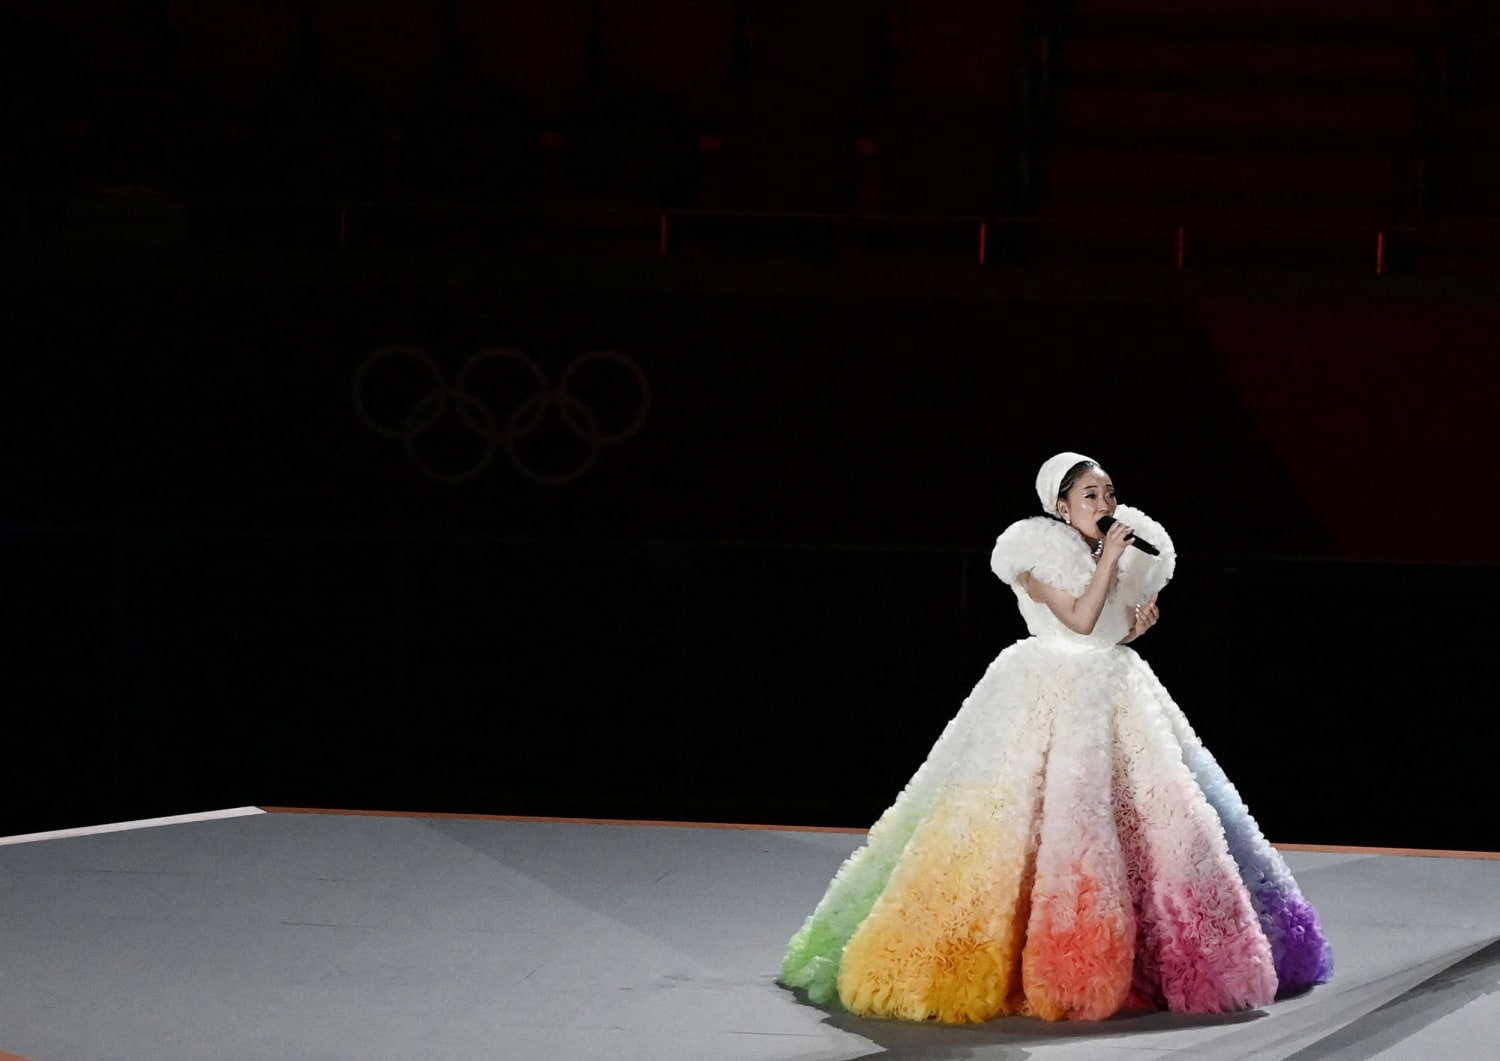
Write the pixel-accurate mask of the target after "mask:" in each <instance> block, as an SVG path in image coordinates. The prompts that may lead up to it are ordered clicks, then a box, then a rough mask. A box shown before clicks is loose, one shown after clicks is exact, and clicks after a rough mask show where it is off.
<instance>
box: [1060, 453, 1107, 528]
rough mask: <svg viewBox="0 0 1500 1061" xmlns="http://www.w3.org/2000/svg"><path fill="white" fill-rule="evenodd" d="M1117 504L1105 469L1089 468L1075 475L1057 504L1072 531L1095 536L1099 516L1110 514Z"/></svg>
mask: <svg viewBox="0 0 1500 1061" xmlns="http://www.w3.org/2000/svg"><path fill="white" fill-rule="evenodd" d="M1116 504H1117V502H1116V501H1115V484H1114V482H1113V481H1112V480H1111V479H1110V477H1109V476H1108V475H1105V474H1104V472H1102V471H1100V470H1098V469H1096V468H1090V469H1089V470H1088V471H1086V472H1084V473H1083V474H1082V475H1080V476H1079V477H1078V481H1077V482H1076V483H1074V484H1073V488H1072V489H1071V490H1069V491H1068V496H1067V497H1066V498H1064V499H1063V501H1062V504H1061V505H1060V506H1059V507H1060V508H1061V509H1062V515H1063V517H1064V518H1065V519H1067V520H1068V521H1069V522H1070V523H1072V524H1073V529H1074V530H1076V531H1078V532H1079V533H1080V534H1085V535H1087V536H1088V537H1090V538H1098V537H1100V536H1101V535H1100V532H1099V517H1100V516H1113V515H1114V514H1115V505H1116Z"/></svg>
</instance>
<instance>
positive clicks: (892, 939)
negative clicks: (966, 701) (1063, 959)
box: [838, 789, 1034, 1024]
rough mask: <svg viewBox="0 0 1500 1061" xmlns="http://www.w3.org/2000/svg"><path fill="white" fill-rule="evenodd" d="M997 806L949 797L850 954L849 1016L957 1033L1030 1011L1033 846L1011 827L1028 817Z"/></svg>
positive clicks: (842, 991) (967, 794)
mask: <svg viewBox="0 0 1500 1061" xmlns="http://www.w3.org/2000/svg"><path fill="white" fill-rule="evenodd" d="M994 801H995V793H994V792H992V791H990V792H986V791H981V790H973V789H971V790H968V791H956V792H949V793H948V794H946V795H945V796H944V798H943V800H942V802H941V803H940V804H939V805H938V806H937V807H935V808H934V812H933V815H932V818H931V819H930V820H929V821H928V822H927V823H926V824H925V825H924V827H923V828H922V829H921V830H919V831H918V833H917V835H916V836H915V837H914V838H913V839H912V842H911V846H910V847H909V848H908V849H907V851H906V853H905V854H904V856H903V857H902V859H901V862H900V864H899V865H898V866H897V868H896V870H895V872H894V873H893V874H892V876H891V879H890V883H889V885H888V886H887V888H886V890H885V891H884V892H883V893H882V894H881V896H880V898H879V899H878V900H876V902H875V905H874V907H873V908H872V909H871V910H870V914H869V916H868V917H867V918H866V919H865V921H864V922H863V923H862V924H861V925H860V927H859V929H858V930H857V931H856V932H855V933H854V936H853V937H852V938H851V939H850V940H849V944H848V946H847V947H846V948H845V950H844V955H843V961H842V963H841V964H840V967H839V976H838V989H839V998H840V1000H841V1001H842V1002H843V1004H844V1006H845V1007H847V1008H848V1009H849V1010H850V1011H851V1012H853V1013H858V1014H861V1015H864V1016H875V1017H899V1018H902V1019H905V1020H928V1019H936V1020H939V1021H944V1022H946V1023H953V1024H959V1023H966V1022H977V1021H986V1020H991V1019H992V1018H994V1017H998V1016H1001V1015H1002V1014H1006V1013H1014V1012H1018V1011H1019V1010H1020V1009H1021V1008H1022V1006H1023V1005H1024V1002H1023V999H1022V997H1021V948H1022V945H1023V943H1024V941H1025V934H1026V920H1027V915H1028V911H1027V909H1026V899H1025V897H1026V896H1027V894H1028V893H1029V892H1030V885H1031V882H1030V880H1029V879H1027V878H1029V876H1030V868H1029V867H1030V866H1031V865H1032V863H1033V850H1032V849H1033V846H1034V842H1033V839H1032V836H1031V835H1030V830H1029V829H1027V830H1024V831H1021V830H1017V829H1015V828H1014V827H1009V828H1008V827H1007V824H1006V823H1007V822H1008V821H1013V820H1016V819H1019V820H1020V821H1028V820H1029V819H1030V815H1029V814H1028V813H1024V812H1023V813H1022V814H1019V815H1016V814H1006V813H1004V811H1005V810H1006V809H1007V808H1005V807H1003V806H999V807H997V806H996V804H995V802H994ZM1009 809H1012V810H1015V809H1019V808H1009ZM997 812H998V813H997Z"/></svg>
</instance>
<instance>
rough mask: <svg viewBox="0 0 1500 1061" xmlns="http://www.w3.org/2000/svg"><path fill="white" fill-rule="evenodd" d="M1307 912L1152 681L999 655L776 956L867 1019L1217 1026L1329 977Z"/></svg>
mask: <svg viewBox="0 0 1500 1061" xmlns="http://www.w3.org/2000/svg"><path fill="white" fill-rule="evenodd" d="M1330 972H1331V960H1330V958H1329V950H1328V944H1327V941H1326V939H1325V938H1324V937H1323V934H1322V931H1321V929H1320V927H1319V925H1318V922H1317V916H1316V913H1315V912H1314V911H1313V909H1312V907H1311V906H1310V905H1309V904H1308V903H1307V902H1306V900H1305V899H1304V898H1303V897H1302V895H1301V893H1300V892H1299V891H1298V890H1297V887H1296V884H1295V882H1294V881H1293V879H1292V876H1291V874H1290V872H1289V871H1288V870H1287V868H1286V865H1285V863H1284V861H1283V860H1282V859H1281V857H1280V855H1279V854H1278V853H1277V852H1276V850H1275V849H1274V848H1272V847H1271V846H1270V845H1269V844H1268V843H1266V841H1265V839H1264V837H1262V836H1261V834H1260V831H1259V829H1258V828H1257V827H1256V826H1255V823H1254V821H1253V819H1252V818H1251V817H1250V815H1249V813H1248V811H1247V810H1246V809H1245V807H1244V803H1243V802H1242V801H1241V800H1240V799H1239V796H1238V794H1237V793H1236V792H1235V790H1234V788H1233V786H1232V785H1231V784H1230V783H1229V781H1228V779H1227V778H1226V777H1224V775H1223V772H1222V770H1220V769H1219V768H1218V766H1217V764H1216V763H1215V762H1214V761H1213V759H1212V757H1211V756H1209V754H1208V752H1207V751H1206V750H1205V749H1204V748H1203V746H1202V744H1201V742H1200V741H1199V740H1198V738H1197V736H1196V735H1195V734H1194V733H1193V731H1192V729H1191V727H1189V726H1188V724H1187V721H1186V719H1185V718H1184V717H1183V714H1182V712H1181V710H1180V709H1178V707H1177V705H1176V704H1174V703H1173V702H1172V700H1171V698H1170V697H1169V696H1168V695H1167V693H1166V690H1165V689H1164V688H1163V687H1162V685H1161V683H1160V682H1159V681H1158V680H1157V679H1156V676H1155V674H1153V673H1152V671H1151V669H1150V667H1149V666H1148V665H1147V664H1146V663H1145V661H1143V660H1142V659H1141V658H1140V657H1139V656H1138V655H1137V654H1136V653H1135V652H1134V651H1132V650H1131V649H1129V648H1127V647H1115V648H1107V649H1100V650H1078V649H1077V648H1075V647H1074V646H1072V645H1070V644H1064V643H1060V642H1057V641H1055V640H1052V639H1045V638H1029V639H1027V640H1025V641H1022V642H1019V643H1018V644H1016V645H1013V646H1011V647H1010V648H1008V649H1006V650H1005V651H1004V652H1002V653H1001V654H1000V656H999V657H998V658H997V659H996V660H995V661H994V663H992V664H991V666H990V668H989V669H988V671H987V672H986V674H985V675H984V677H983V678H982V679H981V680H980V682H979V684H978V685H977V686H976V687H975V689H974V692H973V693H972V694H971V695H970V697H969V698H968V699H967V700H966V701H965V702H964V704H963V706H962V707H961V708H960V710H959V712H958V714H957V715H955V716H954V718H953V720H952V721H951V722H950V723H949V724H948V727H947V728H946V729H945V731H944V732H943V734H942V736H941V737H940V738H939V740H938V742H937V744H936V745H935V746H934V747H933V750H932V753H931V754H930V755H929V756H928V758H927V760H926V762H924V763H923V765H922V767H921V768H920V769H919V770H918V771H917V773H916V775H914V776H913V778H912V780H911V781H910V782H909V783H908V785H907V787H906V788H905V789H904V790H903V791H902V793H901V794H900V796H899V797H898V798H897V799H896V801H895V803H894V804H893V805H892V806H891V808H890V809H889V810H888V811H887V812H886V813H885V814H884V815H883V816H882V817H881V819H880V821H879V822H878V823H877V824H876V825H875V827H874V828H873V829H872V830H871V832H870V834H869V837H868V842H867V843H866V844H865V845H864V846H863V847H861V848H860V849H859V850H858V851H856V852H855V853H854V854H853V855H852V856H851V857H850V858H849V859H848V861H847V862H846V863H845V864H844V866H843V867H842V868H841V869H840V870H839V872H838V874H837V875H836V876H835V878H834V880H833V882H832V884H831V885H830V887H829V889H828V891H827V893H826V894H825V896H824V898H823V900H822V902H820V903H819V904H818V905H817V907H816V908H815V909H814V911H813V913H812V915H811V916H810V917H809V918H808V919H807V922H806V924H805V925H804V926H803V928H802V929H801V931H799V932H798V933H797V934H796V936H795V937H794V938H793V939H792V942H791V944H790V946H789V948H788V950H787V955H786V960H785V963H784V965H783V968H782V973H781V982H782V983H783V984H786V985H787V986H791V987H798V988H804V989H806V991H807V992H808V995H809V997H810V998H811V999H812V1000H814V1001H816V1002H819V1003H823V1004H831V1003H833V1002H834V1000H835V999H837V1000H838V1001H839V1002H840V1003H841V1004H842V1005H843V1006H844V1007H846V1008H847V1009H849V1010H850V1011H852V1012H854V1013H858V1014H863V1015H868V1016H883V1017H898V1018H904V1019H908V1020H925V1019H936V1020H940V1021H946V1022H969V1021H984V1020H989V1019H991V1018H994V1017H998V1016H1002V1015H1005V1014H1011V1013H1029V1014H1034V1015H1037V1016H1040V1017H1044V1018H1047V1019H1053V1020H1056V1019H1083V1020H1097V1019H1102V1018H1105V1017H1108V1016H1110V1015H1111V1014H1113V1013H1115V1012H1118V1011H1119V1010H1121V1009H1122V1008H1127V1007H1159V1008H1167V1009H1171V1010H1174V1011H1178V1012H1189V1013H1222V1012H1231V1011H1235V1010H1241V1009H1246V1008H1252V1007H1256V1006H1262V1005H1265V1004H1268V1003H1269V1002H1271V1001H1272V999H1273V998H1274V997H1275V996H1276V994H1277V993H1278V991H1287V990H1290V989H1298V988H1302V987H1306V986H1307V985H1309V984H1311V983H1317V982H1321V981H1322V980H1326V979H1327V977H1328V975H1329V974H1330Z"/></svg>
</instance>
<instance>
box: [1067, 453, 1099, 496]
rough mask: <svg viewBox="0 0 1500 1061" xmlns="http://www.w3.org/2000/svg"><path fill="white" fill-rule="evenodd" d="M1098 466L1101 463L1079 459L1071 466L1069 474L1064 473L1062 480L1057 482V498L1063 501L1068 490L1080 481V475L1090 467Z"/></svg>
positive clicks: (1095, 467)
mask: <svg viewBox="0 0 1500 1061" xmlns="http://www.w3.org/2000/svg"><path fill="white" fill-rule="evenodd" d="M1098 467H1099V465H1098V464H1096V463H1095V462H1093V461H1079V462H1078V463H1077V464H1075V465H1073V467H1071V468H1069V469H1068V474H1066V475H1064V476H1063V477H1062V482H1060V483H1058V484H1057V500H1059V501H1061V500H1062V499H1063V498H1065V497H1067V496H1068V491H1069V490H1071V489H1073V484H1074V483H1076V482H1078V477H1079V476H1080V475H1082V474H1083V473H1084V472H1086V471H1088V470H1089V469H1090V468H1094V469H1097V468H1098Z"/></svg>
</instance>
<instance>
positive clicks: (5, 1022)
mask: <svg viewBox="0 0 1500 1061" xmlns="http://www.w3.org/2000/svg"><path fill="white" fill-rule="evenodd" d="M859 842H860V837H859V836H858V835H857V834H851V833H837V832H803V831H792V830H771V829H732V828H705V827H674V826H663V825H635V824H587V823H577V822H532V821H505V820H492V819H470V818H419V817H397V816H351V815H339V814H293V813H262V812H260V811H259V810H257V809H255V808H243V809H240V810H235V811H226V812H223V813H222V814H221V815H219V816H214V817H210V818H209V819H208V820H194V821H165V822H158V823H154V824H151V825H149V826H145V827H133V828H126V829H116V830H114V831H103V832H97V833H91V834H86V835H60V836H59V835H53V836H47V837H35V838H10V839H9V840H6V841H0V1057H3V1056H4V1052H5V1051H9V1052H10V1053H12V1054H14V1055H17V1056H19V1057H22V1058H26V1059H29V1061H209V1059H214V1061H272V1059H274V1061H320V1059H328V1061H333V1059H340V1061H342V1059H350V1061H354V1059H358V1061H375V1059H385V1058H390V1059H401V1061H412V1059H423V1061H435V1059H465V1061H467V1059H516V1061H580V1059H593V1058H600V1059H611V1061H612V1059H641V1061H678V1059H681V1061H793V1059H796V1061H804V1059H805V1061H812V1059H820V1061H849V1059H854V1058H877V1057H879V1058H907V1059H917V1058H920V1059H924V1061H925V1059H933V1061H946V1059H953V1061H958V1059H1002V1058H1003V1059H1006V1061H1013V1059H1022V1058H1045V1059H1051V1058H1059V1059H1062V1058H1067V1059H1073V1058H1108V1059H1121V1061H1133V1059H1146V1058H1166V1057H1172V1058H1215V1059H1217V1058H1252V1057H1253V1058H1298V1059H1325V1058H1327V1059H1332V1058H1337V1059H1353V1058H1423V1059H1428V1058H1433V1057H1446V1058H1454V1059H1459V1058H1488V1057H1493V1056H1496V1046H1495V1042H1494V1040H1495V1038H1496V1035H1497V1032H1500V1000H1497V998H1496V991H1497V987H1500V944H1497V943H1496V940H1497V937H1500V860H1494V859H1487V858H1481V857H1472V858H1461V857H1412V856H1405V855H1397V854H1371V853H1357V852H1328V851H1291V852H1289V853H1288V859H1289V861H1290V862H1291V864H1292V867H1293V869H1294V870H1295V871H1296V873H1297V876H1298V879H1299V881H1300V882H1301V884H1302V887H1303V890H1304V891H1305V892H1306V893H1307V894H1308V896H1309V898H1311V899H1312V900H1313V902H1314V903H1316V904H1317V906H1318V907H1319V909H1320V910H1321V912H1322V915H1323V918H1324V920H1325V922H1326V925H1327V928H1328V930H1329V933H1330V935H1331V936H1332V938H1333V940H1334V945H1335V948H1336V954H1337V961H1338V969H1337V974H1336V978H1335V980H1334V982H1333V983H1332V984H1329V985H1327V986H1325V987H1321V988H1318V989H1316V990H1314V991H1312V992H1311V993H1309V994H1307V995H1304V996H1302V997H1300V998H1296V999H1293V1000H1290V1001H1286V1002H1281V1003H1277V1004H1276V1005H1274V1006H1271V1007H1269V1008H1267V1009H1265V1010H1261V1011H1255V1012H1252V1013H1247V1014H1241V1015H1238V1016H1236V1017H1233V1018H1218V1019H1189V1018H1181V1017H1172V1016H1170V1015H1154V1016H1150V1017H1142V1018H1135V1019H1127V1020H1114V1021H1106V1022H1103V1023H1100V1024H1094V1025H1048V1024H1044V1023H1042V1022H1040V1021H1035V1020H1029V1019H1008V1020H1001V1021H995V1022H992V1023H990V1024H988V1025H982V1026H976V1027H962V1028H953V1027H941V1026H936V1025H909V1024H898V1023H894V1022H885V1021H864V1020H858V1019H854V1018H851V1017H849V1016H848V1015H846V1014H837V1013H828V1012H824V1011H822V1010H820V1009H817V1008H814V1007H812V1006H810V1005H807V1004H805V1003H802V1002H800V1001H798V1000H797V999H796V998H795V997H794V996H792V995H791V994H789V993H787V992H785V991H782V990H781V989H779V988H777V987H776V986H775V984H774V982H773V977H774V975H775V970H776V968H777V963H778V960H779V959H780V956H781V950H782V947H783V945H784V944H785V943H786V940H787V938H788V937H789V936H790V935H791V933H792V932H793V931H794V930H795V929H796V928H797V927H798V925H799V924H800V923H801V921H802V918H803V917H804V916H805V914H806V913H807V912H808V910H809V909H810V908H811V906H812V904H813V903H814V902H815V901H816V900H817V899H818V897H819V896H820V895H821V894H822V891H823V888H824V886H825V885H826V884H827V882H828V878H829V877H830V876H831V875H832V874H833V872H834V870H835V869H837V867H838V865H839V863H840V862H841V861H842V859H843V858H844V857H845V856H846V855H847V854H848V853H849V852H850V851H851V850H853V849H854V847H856V846H857V845H858V844H859Z"/></svg>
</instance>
